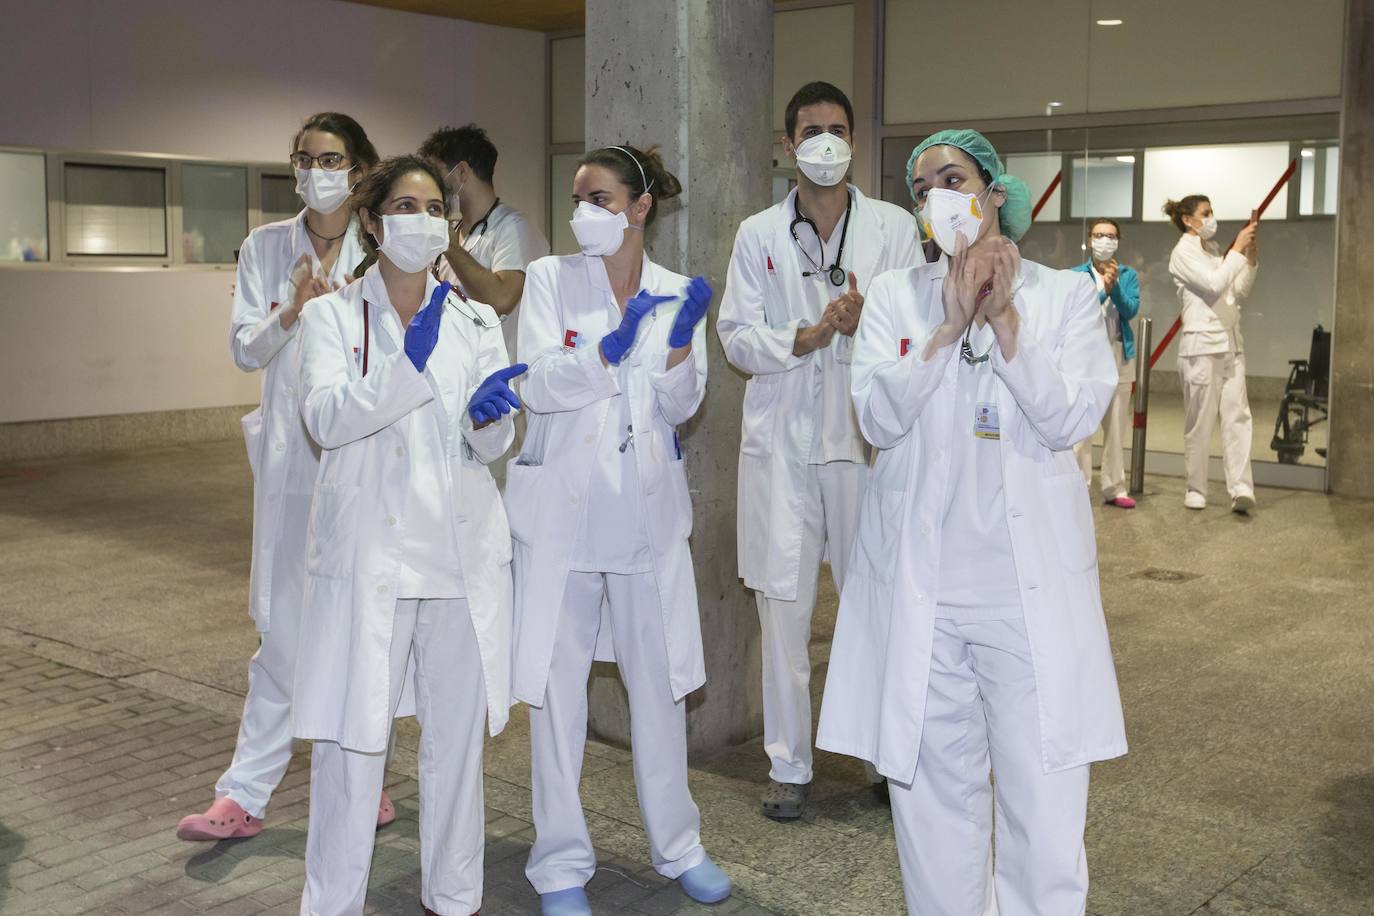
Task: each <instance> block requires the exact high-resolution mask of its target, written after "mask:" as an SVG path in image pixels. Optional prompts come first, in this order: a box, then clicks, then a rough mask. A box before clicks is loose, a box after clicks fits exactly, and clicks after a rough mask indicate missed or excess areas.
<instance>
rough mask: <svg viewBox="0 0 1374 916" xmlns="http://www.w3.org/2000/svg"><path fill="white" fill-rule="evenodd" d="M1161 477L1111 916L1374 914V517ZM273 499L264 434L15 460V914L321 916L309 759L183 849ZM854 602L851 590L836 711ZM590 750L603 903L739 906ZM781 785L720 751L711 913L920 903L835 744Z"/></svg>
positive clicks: (1116, 815) (1146, 504)
mask: <svg viewBox="0 0 1374 916" xmlns="http://www.w3.org/2000/svg"><path fill="white" fill-rule="evenodd" d="M1147 486H1148V489H1147V494H1146V498H1145V499H1144V500H1142V502H1141V506H1140V508H1139V509H1136V510H1134V511H1131V512H1122V511H1120V510H1115V509H1102V508H1101V507H1099V508H1098V509H1097V511H1096V513H1095V514H1096V517H1097V525H1098V549H1099V564H1100V568H1101V578H1102V588H1103V596H1104V601H1105V603H1106V607H1107V617H1108V624H1109V626H1110V628H1111V633H1112V642H1113V648H1114V650H1115V654H1116V661H1117V672H1118V678H1119V680H1120V683H1121V689H1122V697H1123V702H1124V704H1125V708H1126V718H1127V734H1128V737H1129V739H1130V742H1131V751H1130V753H1129V754H1128V755H1127V756H1126V757H1124V758H1122V759H1121V760H1116V761H1111V762H1108V763H1105V764H1101V765H1098V766H1096V767H1094V769H1093V777H1092V791H1091V795H1090V799H1089V811H1088V832H1087V850H1088V861H1089V868H1090V873H1091V877H1092V888H1091V891H1090V895H1089V902H1088V912H1089V913H1090V914H1094V916H1174V914H1180V916H1181V914H1199V916H1240V914H1245V916H1285V914H1287V916H1347V914H1349V916H1356V914H1359V916H1369V914H1371V913H1374V764H1371V763H1370V761H1371V759H1374V741H1372V740H1371V738H1370V736H1371V735H1374V703H1371V702H1370V701H1369V698H1370V697H1371V696H1374V665H1371V664H1370V659H1371V658H1372V657H1374V614H1371V607H1372V605H1371V602H1370V598H1369V596H1370V595H1371V594H1374V563H1370V561H1369V557H1370V556H1371V555H1374V513H1371V512H1370V508H1371V504H1369V503H1360V502H1355V501H1350V500H1342V499H1337V498H1329V497H1324V496H1321V495H1319V494H1313V493H1294V492H1283V491H1275V490H1262V491H1261V492H1260V508H1259V510H1258V511H1257V512H1256V513H1255V514H1254V516H1253V517H1251V518H1249V519H1241V518H1237V517H1235V516H1233V515H1231V514H1230V513H1229V512H1227V511H1225V509H1224V508H1216V507H1214V508H1211V509H1208V510H1207V511H1205V512H1188V511H1187V510H1185V509H1184V508H1183V507H1182V505H1181V502H1182V490H1181V482H1180V481H1178V480H1174V479H1170V478H1150V479H1149V480H1148V482H1147ZM248 492H249V491H248V475H247V471H246V463H245V462H244V461H243V455H242V444H241V443H237V442H229V443H209V444H205V445H198V446H190V447H185V448H177V449H163V450H156V451H143V452H131V453H126V454H119V455H104V456H96V457H91V458H81V459H60V460H52V461H44V462H31V463H26V464H24V465H23V466H14V465H0V583H3V584H4V587H3V588H0V913H5V914H8V913H23V914H30V913H48V912H51V913H101V914H107V913H136V912H166V913H193V912H194V913H199V912H225V913H235V912H239V913H261V912H281V913H287V912H291V913H294V912H296V909H297V901H298V899H299V894H300V887H301V882H302V863H301V853H302V850H303V847H304V841H305V822H304V806H305V802H306V786H305V778H306V774H307V768H306V766H305V763H306V761H305V760H304V757H303V756H302V757H300V758H298V759H297V760H296V761H295V763H294V764H293V766H292V768H291V770H290V772H289V773H288V774H287V777H286V780H285V782H284V784H283V786H282V789H281V791H280V792H279V793H278V794H277V796H276V797H275V799H274V801H273V806H272V809H271V810H270V812H269V818H268V829H267V830H265V831H264V832H263V833H262V834H260V835H259V836H258V837H256V838H254V839H252V840H249V841H241V842H231V843H222V844H219V845H215V846H208V845H190V844H184V843H181V842H179V841H177V840H176V839H175V838H174V836H173V828H174V826H175V824H176V821H177V819H178V818H179V817H180V816H181V815H183V814H186V813H188V812H191V811H197V810H201V809H203V808H204V806H205V805H206V804H207V803H208V802H209V800H210V795H211V790H212V786H213V784H214V781H215V778H216V777H217V776H218V774H219V772H220V771H221V769H222V768H223V767H224V766H225V765H226V764H227V762H228V760H229V758H230V755H231V750H232V743H233V739H234V733H235V726H236V721H237V718H238V710H239V707H240V705H241V703H242V693H243V688H244V675H245V671H246V661H247V658H248V656H249V655H250V654H251V652H252V651H253V646H254V641H255V637H254V634H253V629H252V625H251V623H250V622H249V621H248V619H247V614H246V613H245V611H244V607H245V604H246V582H247V568H248V565H247V560H248V537H249V517H248V513H249V509H250V501H249V497H248ZM701 549H708V548H706V547H702V548H701ZM823 583H824V579H823ZM834 615H835V596H834V594H833V591H832V590H830V589H829V588H828V587H825V588H823V590H822V597H821V601H820V604H819V606H818V608H817V614H816V619H815V623H814V627H813V643H812V661H813V666H814V670H813V678H812V683H813V689H814V694H815V697H814V698H815V699H816V700H818V699H819V694H820V689H821V685H822V684H823V682H824V675H825V662H826V657H827V655H828V652H829V640H830V637H831V633H832V631H833V626H834ZM712 664H713V662H712V660H711V659H708V660H707V666H708V671H711V670H712V667H711V666H712ZM594 677H614V669H613V668H600V667H598V668H597V669H596V670H595V672H594ZM415 738H416V734H415V730H414V727H413V725H410V724H406V723H403V724H402V727H401V729H400V732H399V735H398V739H397V750H396V756H395V759H394V761H393V768H392V771H391V773H390V776H389V788H390V791H391V793H392V795H393V797H395V798H396V800H397V805H398V808H399V811H400V818H399V820H398V821H397V823H396V824H395V825H394V826H392V827H390V828H388V829H387V830H385V831H383V833H382V834H381V835H380V837H379V840H378V846H377V856H376V861H375V866H374V872H373V881H372V895H371V897H370V898H369V907H370V909H371V911H372V912H377V913H393V912H394V913H417V912H418V911H419V907H418V902H417V897H418V886H417V885H418V868H419V865H418V856H417V852H416V849H417V840H416V824H415V814H416V809H415V795H416V789H415V785H414V782H413V781H411V776H412V775H413V774H414V772H415V757H414V751H415ZM528 740H529V739H528V731H527V717H526V716H525V714H524V712H523V709H522V708H517V709H516V710H514V711H513V717H512V721H511V724H510V726H509V727H508V728H507V729H506V732H505V733H504V734H502V735H501V736H500V737H499V738H497V739H495V740H492V741H489V742H488V744H487V750H486V760H485V771H486V800H487V805H488V808H489V810H488V824H489V828H490V837H489V844H488V857H487V872H486V877H487V887H488V894H487V898H486V900H485V901H484V906H483V912H484V913H486V914H488V916H490V914H493V913H507V914H514V913H534V912H536V910H537V904H536V900H535V897H534V894H533V891H532V890H531V889H530V888H529V885H528V883H527V882H525V880H524V876H523V873H522V869H523V864H524V858H525V851H526V849H527V847H528V844H529V841H530V837H531V828H530V798H529V751H528ZM587 755H588V756H587V762H586V766H585V768H584V778H583V783H582V800H583V804H584V808H585V809H586V812H587V819H588V824H589V828H590V831H591V834H592V837H593V839H594V840H595V842H596V843H597V846H598V850H599V858H600V861H601V862H602V864H603V865H605V866H607V868H606V870H605V871H602V872H600V873H599V874H598V876H597V878H596V879H595V881H594V882H593V884H592V888H591V890H592V894H593V898H594V902H595V904H596V906H597V912H598V914H599V916H600V914H616V913H631V914H641V916H642V914H648V913H674V912H679V911H682V912H691V911H699V912H708V910H706V909H705V908H699V907H697V906H696V905H695V904H691V903H690V902H689V901H687V900H686V898H685V897H683V896H682V894H681V893H680V891H679V890H678V889H677V888H676V886H674V885H672V884H669V883H667V882H664V881H663V880H662V879H660V878H658V877H657V876H656V875H654V874H653V873H652V871H651V870H649V868H648V864H647V863H648V850H647V844H646V843H645V840H644V834H643V830H642V828H641V827H640V824H639V815H638V808H637V804H636V801H635V794H634V789H633V778H632V770H631V763H630V759H629V755H628V754H627V753H626V752H625V751H623V750H621V749H619V748H615V747H610V746H608V745H605V744H600V743H597V742H589V744H588V748H587ZM766 772H767V770H766V765H765V763H764V759H763V754H762V751H761V749H760V747H759V744H758V742H757V741H755V742H751V743H748V744H745V745H742V746H740V747H738V748H734V749H730V750H728V751H725V752H723V753H721V754H718V755H716V756H713V757H710V758H706V759H700V760H695V761H693V766H692V771H691V786H692V792H693V795H694V796H695V798H696V800H697V803H698V805H699V806H700V808H701V812H702V824H703V839H704V841H705V844H706V848H707V850H708V851H709V852H710V853H711V855H712V856H713V857H714V858H715V859H716V860H717V861H718V862H719V863H720V864H721V865H722V867H723V868H725V870H726V871H727V873H729V875H730V876H731V878H732V879H733V880H734V882H735V887H736V891H737V893H736V896H735V898H734V899H732V900H731V901H730V902H729V903H727V904H725V905H723V906H720V907H713V908H710V909H709V912H712V913H716V914H725V913H755V914H756V913H765V912H773V913H779V914H789V916H790V914H797V916H803V914H805V916H809V914H826V916H846V914H852V916H877V914H889V913H892V914H895V913H901V912H902V909H903V907H902V898H901V884H900V877H899V874H898V871H897V862H896V853H895V848H894V843H893V837H892V827H891V822H890V815H889V813H888V811H887V810H886V809H885V808H884V807H883V806H881V805H880V804H878V803H877V802H875V801H874V800H873V798H872V797H871V795H870V794H869V792H868V791H867V789H866V787H865V781H864V777H863V771H862V768H861V766H860V764H859V763H858V762H856V761H853V760H850V759H848V758H844V757H838V756H836V755H832V754H818V755H817V758H816V780H815V782H814V783H813V786H812V803H811V805H810V806H809V810H808V813H807V814H806V816H805V817H803V818H802V819H801V820H800V821H798V822H796V823H794V824H790V825H781V824H775V823H773V822H771V821H768V820H766V819H764V818H763V817H761V816H760V815H759V813H758V810H757V807H756V806H757V798H758V795H759V792H760V791H761V789H762V787H763V785H764V783H765V781H766ZM216 907H219V908H221V909H218V910H217V909H216Z"/></svg>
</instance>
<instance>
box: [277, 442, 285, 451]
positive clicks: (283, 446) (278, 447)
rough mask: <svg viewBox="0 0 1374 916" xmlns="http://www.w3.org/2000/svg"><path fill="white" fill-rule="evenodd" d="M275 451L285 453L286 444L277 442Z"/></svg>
mask: <svg viewBox="0 0 1374 916" xmlns="http://www.w3.org/2000/svg"><path fill="white" fill-rule="evenodd" d="M277 451H279V452H284V451H286V443H285V442H278V443H277Z"/></svg>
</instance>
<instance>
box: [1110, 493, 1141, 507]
mask: <svg viewBox="0 0 1374 916" xmlns="http://www.w3.org/2000/svg"><path fill="white" fill-rule="evenodd" d="M1107 505H1109V506H1116V507H1117V508H1118V509H1134V508H1135V500H1133V499H1131V498H1130V497H1129V496H1118V497H1116V498H1115V499H1109V500H1107Z"/></svg>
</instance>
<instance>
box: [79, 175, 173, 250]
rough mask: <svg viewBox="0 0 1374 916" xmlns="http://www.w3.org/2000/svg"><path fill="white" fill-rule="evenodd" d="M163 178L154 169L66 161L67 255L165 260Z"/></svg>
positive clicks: (165, 199) (165, 217) (165, 230)
mask: <svg viewBox="0 0 1374 916" xmlns="http://www.w3.org/2000/svg"><path fill="white" fill-rule="evenodd" d="M166 178H167V172H166V170H165V169H160V168H149V167H146V166H126V165H82V164H77V163H67V164H66V166H65V167H64V171H63V184H64V186H65V195H64V196H65V207H66V208H65V210H64V214H65V220H66V228H67V254H69V255H116V256H118V255H123V256H140V255H153V256H159V257H165V256H166V254H167V188H166Z"/></svg>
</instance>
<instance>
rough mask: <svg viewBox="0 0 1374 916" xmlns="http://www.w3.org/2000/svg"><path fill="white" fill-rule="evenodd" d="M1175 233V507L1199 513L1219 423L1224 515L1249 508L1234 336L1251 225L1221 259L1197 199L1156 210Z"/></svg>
mask: <svg viewBox="0 0 1374 916" xmlns="http://www.w3.org/2000/svg"><path fill="white" fill-rule="evenodd" d="M1164 213H1165V214H1166V215H1167V216H1168V217H1169V218H1170V219H1171V220H1173V223H1174V225H1175V226H1176V227H1177V228H1178V231H1179V232H1181V233H1183V235H1182V236H1181V237H1180V238H1179V240H1178V244H1177V245H1175V246H1174V250H1173V253H1172V254H1170V255H1169V273H1170V275H1172V276H1173V278H1174V287H1175V288H1176V289H1177V290H1178V301H1179V305H1180V306H1181V307H1182V309H1183V333H1182V334H1181V335H1179V341H1178V374H1179V377H1180V379H1181V380H1182V382H1183V465H1184V472H1185V473H1186V474H1187V478H1188V490H1187V492H1186V493H1185V494H1184V496H1183V505H1185V506H1187V507H1188V508H1189V509H1205V508H1207V463H1208V455H1209V454H1210V453H1211V450H1212V426H1213V424H1215V423H1216V421H1217V417H1218V416H1220V417H1221V457H1222V466H1223V467H1224V468H1225V470H1226V489H1227V491H1228V492H1229V493H1230V495H1231V511H1233V512H1236V513H1238V514H1240V515H1245V514H1246V513H1248V512H1249V511H1250V510H1251V509H1253V508H1254V507H1255V479H1254V475H1253V474H1252V473H1251V471H1250V445H1251V438H1252V436H1253V434H1254V422H1253V420H1252V418H1251V416H1250V399H1249V397H1248V396H1247V394H1246V390H1245V339H1244V338H1243V337H1242V336H1241V333H1240V310H1241V300H1242V299H1244V298H1245V297H1246V296H1249V295H1250V290H1251V288H1253V287H1254V285H1255V270H1256V268H1257V267H1258V265H1259V234H1258V230H1259V225H1258V224H1257V223H1256V222H1254V221H1253V220H1252V221H1251V222H1249V223H1247V224H1246V225H1245V228H1243V229H1241V230H1240V234H1239V235H1237V236H1236V240H1235V241H1234V242H1232V243H1231V247H1230V249H1229V250H1228V251H1227V252H1226V253H1225V255H1223V254H1222V252H1221V248H1220V247H1219V246H1218V245H1217V243H1216V242H1215V241H1214V240H1213V238H1212V237H1213V236H1214V235H1216V233H1217V219H1216V217H1215V216H1213V215H1212V202H1211V201H1210V200H1208V199H1207V198H1206V197H1204V196H1203V195H1201V194H1190V195H1188V196H1187V197H1185V198H1183V199H1182V200H1176V201H1175V200H1171V201H1169V202H1167V203H1166V204H1165V205H1164Z"/></svg>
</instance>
